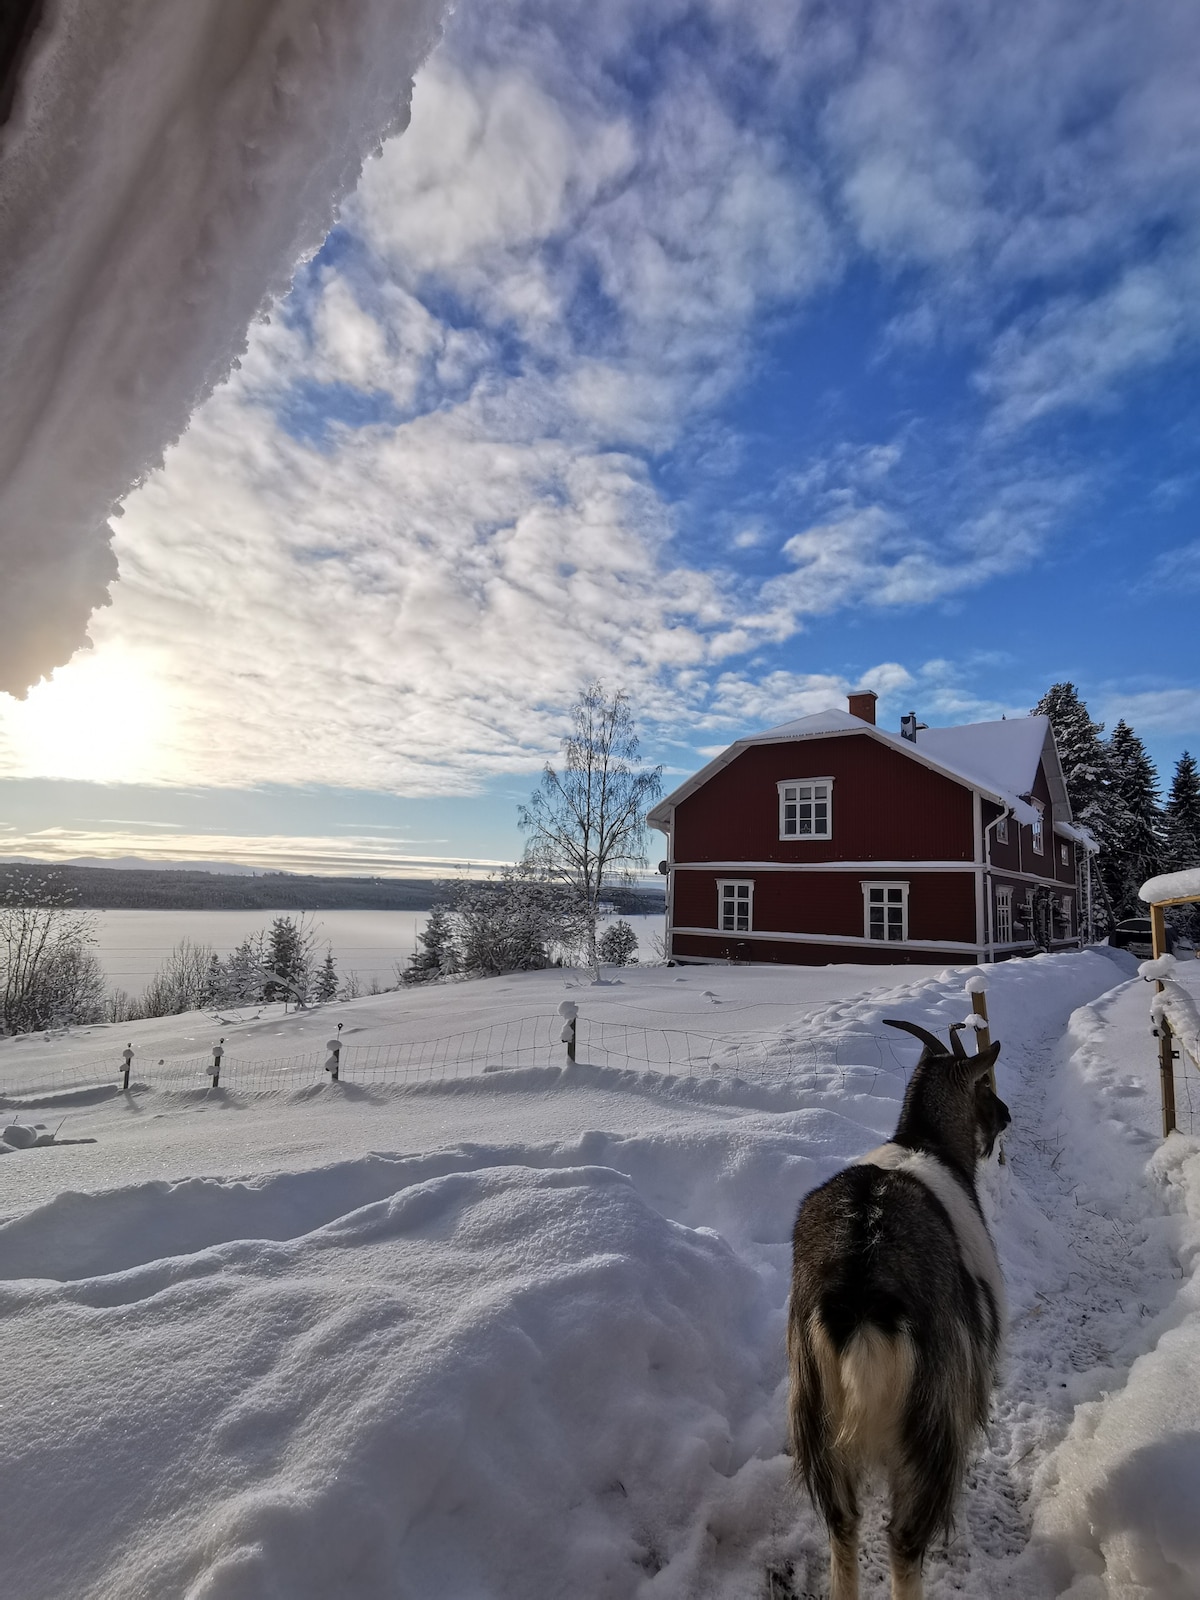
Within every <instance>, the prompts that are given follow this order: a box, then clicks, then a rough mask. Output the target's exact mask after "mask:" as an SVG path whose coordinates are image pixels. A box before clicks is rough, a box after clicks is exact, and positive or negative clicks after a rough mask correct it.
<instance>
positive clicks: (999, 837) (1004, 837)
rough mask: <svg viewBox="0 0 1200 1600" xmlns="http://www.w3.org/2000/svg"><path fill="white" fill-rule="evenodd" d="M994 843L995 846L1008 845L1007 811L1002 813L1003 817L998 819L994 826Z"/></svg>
mask: <svg viewBox="0 0 1200 1600" xmlns="http://www.w3.org/2000/svg"><path fill="white" fill-rule="evenodd" d="M996 843H997V844H1007V843H1008V812H1007V811H1006V812H1005V813H1004V815H1003V816H1002V817H1001V818H1000V820H999V822H998V823H997V824H996Z"/></svg>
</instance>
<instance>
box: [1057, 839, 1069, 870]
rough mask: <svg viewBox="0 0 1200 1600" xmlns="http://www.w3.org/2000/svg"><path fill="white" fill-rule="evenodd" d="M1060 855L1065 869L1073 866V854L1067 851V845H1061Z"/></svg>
mask: <svg viewBox="0 0 1200 1600" xmlns="http://www.w3.org/2000/svg"><path fill="white" fill-rule="evenodd" d="M1058 855H1059V860H1060V861H1061V862H1062V864H1063V866H1064V867H1069V866H1070V865H1071V852H1070V851H1069V850H1068V849H1067V847H1066V845H1065V844H1060V845H1059V847H1058Z"/></svg>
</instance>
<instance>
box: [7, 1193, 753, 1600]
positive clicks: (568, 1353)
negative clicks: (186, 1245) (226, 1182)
mask: <svg viewBox="0 0 1200 1600" xmlns="http://www.w3.org/2000/svg"><path fill="white" fill-rule="evenodd" d="M464 1276H465V1278H466V1279H467V1281H468V1282H471V1281H472V1280H473V1287H470V1288H468V1289H467V1291H466V1292H465V1293H464V1292H463V1279H464ZM450 1285H454V1289H453V1292H448V1291H449V1288H450ZM0 1305H2V1307H3V1312H4V1315H5V1318H6V1321H7V1322H8V1325H9V1326H10V1327H11V1326H12V1325H13V1322H14V1319H15V1318H17V1317H22V1318H24V1319H25V1321H26V1325H27V1327H29V1328H30V1329H31V1330H36V1331H37V1333H38V1335H39V1337H38V1339H37V1347H36V1355H34V1356H33V1357H32V1359H31V1358H30V1357H29V1356H27V1357H26V1359H24V1360H22V1361H20V1362H15V1361H10V1362H9V1364H8V1373H7V1378H6V1391H7V1393H6V1401H7V1406H6V1409H7V1412H8V1418H9V1421H10V1424H11V1423H12V1422H13V1421H14V1420H15V1419H19V1418H25V1419H27V1420H31V1419H33V1418H35V1417H44V1416H45V1415H46V1412H47V1408H48V1407H50V1408H53V1411H54V1413H55V1419H56V1423H55V1431H56V1432H57V1431H58V1429H59V1428H60V1427H61V1425H62V1424H63V1423H64V1422H65V1421H66V1420H67V1418H70V1425H69V1432H70V1435H71V1439H72V1443H71V1445H70V1447H69V1448H68V1449H66V1450H64V1451H62V1452H61V1454H59V1455H58V1459H57V1461H56V1465H55V1470H54V1472H53V1474H52V1475H50V1476H46V1477H44V1476H42V1475H41V1474H39V1473H25V1472H22V1471H21V1470H20V1467H19V1465H18V1460H19V1457H20V1455H21V1453H22V1450H23V1448H24V1444H25V1440H24V1437H23V1436H24V1434H25V1428H24V1426H12V1425H9V1426H8V1427H6V1429H5V1431H4V1433H3V1434H2V1435H0V1451H2V1452H3V1454H4V1456H5V1457H7V1458H8V1459H7V1461H6V1463H5V1465H6V1470H5V1472H4V1480H5V1514H6V1518H8V1519H9V1520H10V1525H11V1526H12V1527H13V1528H15V1529H18V1530H19V1529H26V1530H34V1529H38V1528H40V1529H42V1530H45V1531H49V1530H55V1535H56V1537H55V1539H54V1540H53V1541H50V1542H49V1543H48V1544H46V1545H43V1544H42V1543H41V1541H40V1540H39V1541H35V1540H33V1539H30V1540H28V1541H27V1542H26V1545H25V1548H24V1551H22V1550H21V1549H20V1545H19V1542H18V1545H17V1547H16V1548H14V1547H13V1546H11V1545H10V1546H9V1549H8V1551H7V1554H6V1564H7V1576H8V1580H9V1582H11V1583H12V1585H13V1592H15V1593H19V1594H21V1595H22V1596H23V1597H25V1600H35V1597H37V1596H46V1597H50V1596H61V1595H63V1594H65V1593H71V1594H75V1595H79V1596H83V1595H96V1596H99V1595H104V1596H113V1595H134V1594H137V1595H141V1594H145V1595H151V1594H153V1595H163V1594H176V1595H183V1594H188V1595H195V1596H201V1595H203V1596H205V1597H206V1600H215V1597H218V1596H220V1597H232V1596H245V1595H251V1594H254V1595H264V1594H279V1595H287V1596H289V1597H291V1600H300V1597H303V1596H306V1595H312V1596H314V1597H315V1596H321V1597H325V1596H328V1595H330V1594H347V1593H358V1594H363V1595H376V1594H379V1595H382V1594H384V1593H386V1594H391V1595H396V1594H398V1595H404V1596H412V1597H414V1600H418V1597H427V1596H429V1595H433V1594H454V1595H460V1596H466V1595H477V1594H490V1593H506V1594H512V1595H518V1594H526V1595H531V1594H549V1593H552V1592H558V1593H574V1594H580V1595H601V1594H604V1593H608V1592H610V1591H611V1592H625V1591H626V1590H627V1589H628V1587H629V1581H628V1580H626V1581H625V1582H621V1581H620V1580H619V1576H618V1575H619V1574H620V1573H622V1572H623V1571H627V1572H631V1573H634V1572H641V1571H647V1570H653V1568H654V1567H655V1565H656V1564H659V1565H660V1564H662V1562H663V1561H665V1559H666V1558H667V1554H668V1553H669V1549H670V1546H671V1544H672V1541H673V1540H674V1541H677V1540H678V1539H679V1537H680V1536H681V1533H682V1532H684V1531H685V1530H681V1529H679V1528H678V1527H676V1526H673V1520H674V1517H675V1515H677V1509H676V1508H678V1506H680V1505H681V1504H682V1505H688V1504H689V1503H691V1502H693V1501H694V1500H695V1499H696V1498H698V1497H700V1496H701V1495H702V1493H703V1491H704V1488H705V1483H706V1480H707V1479H708V1478H709V1477H711V1475H713V1474H714V1473H716V1474H719V1473H721V1472H723V1471H725V1470H726V1469H727V1466H728V1464H729V1461H730V1459H731V1456H732V1455H733V1453H734V1449H735V1441H734V1440H733V1439H731V1437H730V1434H729V1425H728V1421H727V1419H728V1418H729V1417H730V1416H736V1415H739V1414H745V1413H746V1411H747V1408H748V1407H747V1401H748V1398H749V1392H750V1391H753V1389H754V1388H755V1387H756V1385H758V1384H759V1383H760V1382H761V1379H762V1374H761V1372H760V1371H759V1370H758V1358H757V1355H756V1353H755V1352H757V1351H758V1348H759V1346H758V1341H757V1340H756V1339H755V1338H754V1337H753V1330H754V1328H755V1325H756V1324H757V1323H759V1322H760V1321H761V1319H762V1316H763V1314H764V1307H763V1305H762V1290H761V1286H760V1285H759V1283H758V1281H757V1279H756V1277H755V1275H754V1273H753V1272H752V1271H751V1270H750V1269H749V1268H747V1267H746V1266H744V1265H743V1264H742V1263H741V1262H739V1261H738V1259H737V1257H736V1256H735V1255H734V1254H733V1252H732V1251H731V1250H730V1248H729V1247H728V1246H727V1245H725V1244H724V1243H722V1241H721V1240H720V1239H718V1238H717V1237H716V1236H715V1235H712V1234H710V1233H704V1232H689V1231H688V1230H686V1229H683V1228H681V1227H679V1226H677V1225H675V1224H672V1223H670V1222H668V1221H666V1220H665V1219H664V1218H662V1217H661V1216H659V1215H658V1214H657V1213H655V1212H654V1211H652V1210H651V1209H650V1208H649V1207H647V1206H646V1204H645V1203H644V1202H643V1201H642V1200H641V1199H640V1198H639V1197H638V1195H637V1194H636V1192H635V1190H634V1188H633V1186H632V1184H630V1182H629V1181H628V1180H627V1179H625V1178H623V1177H622V1176H620V1175H618V1174H617V1173H615V1172H613V1171H611V1170H610V1169H598V1168H572V1169H568V1170H559V1171H550V1172H534V1171H529V1170H528V1169H521V1168H511V1169H507V1170H497V1169H489V1170H482V1171H474V1172H461V1173H455V1174H452V1175H448V1176H445V1177H442V1178H436V1179H431V1180H428V1181H425V1182H422V1183H417V1184H414V1185H411V1186H407V1187H401V1188H399V1189H398V1190H397V1192H396V1193H395V1194H394V1195H392V1196H391V1197H390V1198H388V1199H386V1200H381V1201H377V1202H375V1203H373V1204H370V1205H367V1206H365V1207H362V1208H360V1209H358V1210H357V1211H353V1212H350V1213H348V1214H347V1215H346V1216H344V1217H341V1218H338V1219H337V1220H335V1221H333V1222H330V1223H329V1224H327V1225H326V1226H325V1227H323V1228H320V1229H317V1230H315V1231H314V1232H312V1233H310V1234H308V1235H306V1236H305V1237H304V1238H302V1239H300V1240H296V1241H293V1242H289V1243H277V1244H267V1243H263V1242H261V1241H253V1242H252V1241H241V1242H237V1243H230V1244H226V1245H222V1246H219V1247H216V1248H214V1249H210V1250H206V1251H201V1252H199V1253H198V1254H195V1255H191V1256H187V1257H177V1258H172V1259H165V1260H161V1261H157V1262H152V1263H149V1264H147V1265H145V1266H142V1267H137V1268H134V1269H131V1270H128V1271H125V1272H121V1273H118V1274H115V1275H113V1276H109V1277H105V1278H101V1279H96V1278H93V1279H84V1280H79V1281H76V1282H72V1283H67V1284H64V1285H56V1286H54V1287H51V1286H49V1285H47V1284H45V1283H29V1282H25V1283H21V1282H15V1283H9V1284H8V1285H6V1286H5V1288H4V1291H3V1297H2V1300H0ZM60 1439H61V1435H60ZM744 1448H745V1447H744V1442H739V1443H738V1449H739V1451H741V1452H743V1453H744ZM14 1458H16V1459H14ZM84 1505H87V1506H88V1507H89V1508H90V1511H89V1520H91V1519H95V1520H94V1522H93V1523H92V1528H93V1532H92V1534H91V1535H90V1537H91V1538H94V1537H95V1534H94V1529H95V1527H96V1526H100V1525H102V1526H104V1527H105V1529H106V1534H105V1538H104V1544H105V1546H106V1548H105V1550H104V1552H103V1556H104V1559H103V1561H102V1563H101V1565H100V1566H99V1567H97V1568H93V1569H92V1571H91V1572H90V1574H89V1573H88V1571H87V1570H86V1565H87V1564H82V1565H81V1563H80V1562H79V1560H78V1556H79V1551H78V1549H74V1550H73V1549H72V1547H71V1540H70V1538H69V1536H67V1537H65V1538H64V1539H63V1540H62V1541H61V1542H60V1540H59V1537H58V1536H59V1535H67V1531H68V1530H70V1529H71V1528H72V1527H78V1522H77V1520H76V1519H77V1516H78V1512H79V1508H80V1507H81V1506H84ZM93 1553H94V1554H100V1552H99V1551H94V1552H93Z"/></svg>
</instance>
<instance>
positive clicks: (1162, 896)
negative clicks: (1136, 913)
mask: <svg viewBox="0 0 1200 1600" xmlns="http://www.w3.org/2000/svg"><path fill="white" fill-rule="evenodd" d="M1138 899H1139V900H1143V901H1145V903H1146V904H1147V905H1148V906H1164V905H1168V904H1169V903H1170V902H1171V901H1172V900H1193V899H1200V867H1185V868H1184V870H1183V871H1182V872H1161V873H1159V875H1158V877H1157V878H1147V879H1146V881H1145V883H1144V884H1143V885H1142V887H1141V888H1140V889H1139V890H1138Z"/></svg>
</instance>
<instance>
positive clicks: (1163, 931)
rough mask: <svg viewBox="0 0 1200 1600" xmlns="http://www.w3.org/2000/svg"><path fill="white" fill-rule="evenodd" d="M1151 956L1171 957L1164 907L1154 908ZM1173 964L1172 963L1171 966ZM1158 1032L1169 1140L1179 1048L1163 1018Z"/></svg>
mask: <svg viewBox="0 0 1200 1600" xmlns="http://www.w3.org/2000/svg"><path fill="white" fill-rule="evenodd" d="M1150 941H1151V943H1150V953H1151V959H1152V960H1154V961H1158V960H1159V959H1160V958H1161V957H1162V956H1165V955H1166V953H1167V917H1166V912H1165V911H1164V910H1163V908H1162V906H1151V907H1150ZM1169 964H1170V963H1168V965H1169ZM1164 988H1165V985H1164V984H1163V981H1162V979H1161V978H1156V979H1155V980H1154V992H1155V994H1162V993H1163V990H1164ZM1154 1032H1155V1033H1156V1034H1157V1036H1158V1075H1159V1078H1160V1080H1161V1083H1162V1130H1163V1138H1164V1139H1165V1138H1166V1137H1167V1135H1168V1134H1169V1133H1174V1132H1175V1048H1174V1046H1173V1045H1172V1043H1171V1024H1170V1023H1169V1022H1168V1021H1167V1019H1166V1017H1165V1016H1159V1018H1158V1026H1157V1027H1156V1028H1155V1030H1154Z"/></svg>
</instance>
